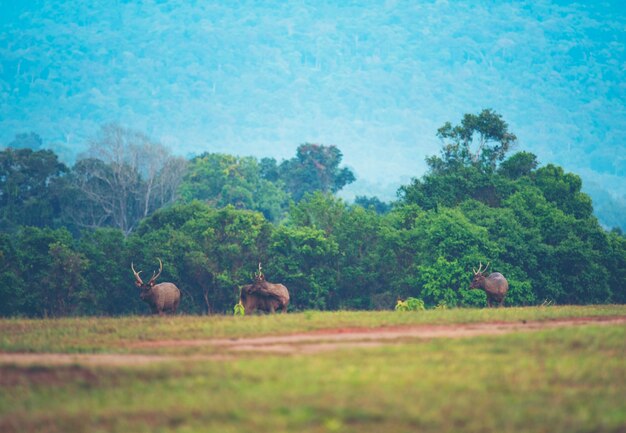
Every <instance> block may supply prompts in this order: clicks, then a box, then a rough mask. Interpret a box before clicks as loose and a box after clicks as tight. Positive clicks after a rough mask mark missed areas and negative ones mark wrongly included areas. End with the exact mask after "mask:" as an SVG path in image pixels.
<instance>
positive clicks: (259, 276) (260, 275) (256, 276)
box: [254, 263, 265, 283]
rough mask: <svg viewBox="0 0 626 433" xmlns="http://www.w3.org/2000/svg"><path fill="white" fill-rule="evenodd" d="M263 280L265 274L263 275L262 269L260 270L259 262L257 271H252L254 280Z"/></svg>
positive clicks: (259, 281) (256, 281) (260, 281)
mask: <svg viewBox="0 0 626 433" xmlns="http://www.w3.org/2000/svg"><path fill="white" fill-rule="evenodd" d="M263 281H265V275H263V271H262V270H261V263H259V272H255V273H254V282H255V283H262V282H263Z"/></svg>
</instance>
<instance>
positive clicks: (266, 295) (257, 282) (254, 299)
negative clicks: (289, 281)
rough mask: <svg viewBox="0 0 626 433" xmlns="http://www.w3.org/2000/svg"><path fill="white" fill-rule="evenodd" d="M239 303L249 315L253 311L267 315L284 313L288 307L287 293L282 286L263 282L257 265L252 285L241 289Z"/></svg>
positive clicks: (262, 276)
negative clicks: (278, 312)
mask: <svg viewBox="0 0 626 433" xmlns="http://www.w3.org/2000/svg"><path fill="white" fill-rule="evenodd" d="M239 301H240V302H241V303H242V305H243V306H244V311H245V312H246V314H251V313H253V312H254V311H255V310H258V311H265V312H267V313H274V312H276V311H278V310H281V311H282V312H283V313H286V312H287V306H288V305H289V291H288V290H287V287H285V286H283V285H282V284H274V283H268V282H267V281H265V275H263V272H262V271H261V264H260V263H259V272H258V273H256V272H255V274H254V283H253V284H247V285H245V286H243V287H242V288H241V295H240V299H239Z"/></svg>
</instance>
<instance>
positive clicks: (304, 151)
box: [266, 143, 356, 201]
mask: <svg viewBox="0 0 626 433" xmlns="http://www.w3.org/2000/svg"><path fill="white" fill-rule="evenodd" d="M342 157H343V155H342V154H341V151H340V150H339V149H338V148H337V147H336V146H324V145H321V144H311V143H305V144H302V145H300V146H299V147H298V150H297V153H296V156H295V158H292V159H288V160H285V161H283V162H282V163H281V164H280V165H279V166H278V173H279V176H280V179H282V180H283V182H285V185H286V186H287V191H289V193H290V194H291V196H292V197H293V198H294V200H295V201H300V199H301V198H302V197H303V196H304V194H305V193H307V192H313V191H322V192H330V193H335V192H337V191H339V190H341V189H342V188H343V187H344V186H346V185H348V184H350V183H352V182H354V181H355V180H356V178H355V176H354V173H353V172H352V171H351V170H350V169H349V168H347V167H343V168H340V167H339V165H340V164H341V159H342ZM266 168H269V165H266ZM269 172H271V171H269Z"/></svg>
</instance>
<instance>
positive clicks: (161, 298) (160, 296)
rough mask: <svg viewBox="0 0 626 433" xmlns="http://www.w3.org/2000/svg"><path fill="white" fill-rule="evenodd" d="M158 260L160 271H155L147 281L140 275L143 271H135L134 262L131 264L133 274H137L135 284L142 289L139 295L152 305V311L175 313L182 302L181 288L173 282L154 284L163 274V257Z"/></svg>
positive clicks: (159, 313)
mask: <svg viewBox="0 0 626 433" xmlns="http://www.w3.org/2000/svg"><path fill="white" fill-rule="evenodd" d="M158 260H159V272H158V273H157V272H153V273H152V278H150V281H148V282H147V283H144V282H143V281H142V280H141V277H140V276H139V274H140V273H141V272H142V271H139V272H137V271H135V267H134V266H133V264H132V263H131V264H130V268H131V269H132V270H133V274H135V285H136V286H137V287H139V289H140V290H141V291H140V292H139V297H140V298H141V300H142V301H144V302H146V303H147V304H148V305H150V308H151V309H152V313H154V314H158V315H160V316H162V315H163V314H165V313H172V314H174V313H176V309H177V308H178V304H179V303H180V290H179V289H178V287H176V286H175V285H174V284H172V283H159V284H154V283H155V282H156V279H157V278H159V275H161V271H163V262H161V259H158Z"/></svg>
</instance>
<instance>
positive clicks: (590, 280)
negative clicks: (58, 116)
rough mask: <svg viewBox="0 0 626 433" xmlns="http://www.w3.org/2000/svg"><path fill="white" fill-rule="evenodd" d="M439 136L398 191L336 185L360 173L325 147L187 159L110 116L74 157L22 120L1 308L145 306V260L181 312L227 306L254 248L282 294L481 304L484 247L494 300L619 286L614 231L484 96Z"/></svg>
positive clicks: (364, 302)
mask: <svg viewBox="0 0 626 433" xmlns="http://www.w3.org/2000/svg"><path fill="white" fill-rule="evenodd" d="M437 135H438V136H439V137H440V138H441V140H442V148H441V152H440V154H439V155H434V156H430V157H428V158H427V163H428V167H429V169H428V172H427V173H426V174H425V175H424V176H422V177H421V178H415V179H413V180H412V181H411V183H410V184H408V185H404V186H402V187H401V188H400V190H399V192H398V199H397V200H396V201H395V202H393V203H383V202H381V201H380V200H378V199H377V198H375V197H359V198H358V199H357V200H355V202H354V203H347V202H346V201H344V200H342V199H340V198H338V197H336V196H335V193H336V192H337V191H339V190H341V188H343V187H344V186H345V185H347V184H349V183H350V182H352V181H353V180H354V179H355V177H354V174H353V173H352V172H351V171H350V170H349V169H347V168H342V167H341V166H340V165H341V159H342V155H341V152H340V151H339V149H337V148H336V147H335V146H323V145H316V144H303V145H301V146H300V147H298V149H297V153H296V155H295V156H294V157H293V158H291V159H288V160H283V161H281V162H278V161H276V160H274V159H272V158H262V159H260V160H258V159H256V158H252V157H237V156H232V155H224V154H212V153H204V154H201V155H198V156H195V157H193V158H190V159H188V160H186V159H183V158H179V157H174V156H172V155H171V154H170V153H169V152H168V151H167V149H165V148H163V147H161V146H159V145H158V144H155V143H152V142H151V141H150V140H149V139H148V138H147V137H145V136H144V135H143V134H140V133H137V132H135V131H131V130H128V129H125V128H122V127H120V126H118V125H107V126H105V127H103V129H102V131H101V134H100V135H99V136H98V137H96V138H95V139H94V140H93V142H92V143H91V144H90V147H89V150H88V151H87V152H86V153H85V154H84V155H82V156H81V158H79V160H78V161H77V162H76V163H75V164H74V166H73V167H71V168H69V167H67V166H65V165H64V164H62V163H61V162H59V161H58V158H57V157H56V155H55V154H54V153H53V152H52V151H50V150H33V149H32V148H31V147H32V143H33V137H32V136H26V135H25V136H23V137H22V138H28V139H29V142H30V143H31V146H29V147H28V148H26V147H20V146H19V145H17V144H15V145H14V146H10V147H8V148H7V149H5V150H3V151H2V152H0V203H1V206H0V209H1V210H0V225H1V228H2V232H1V233H0V263H1V267H0V273H1V274H0V281H1V282H2V284H1V285H0V315H3V316H12V315H23V316H46V315H48V316H62V315H78V314H80V315H122V314H138V313H142V312H146V306H145V304H143V303H142V302H141V301H140V300H139V298H138V293H137V292H136V290H134V285H133V276H132V272H131V269H130V263H131V262H134V264H135V267H136V268H137V269H143V270H145V272H148V273H149V272H150V271H151V270H153V269H156V268H157V267H158V259H161V260H162V261H163V264H164V269H163V273H162V276H161V280H162V281H172V282H175V283H176V285H177V286H178V287H179V288H180V289H181V291H182V293H183V297H182V302H181V307H180V309H181V310H182V311H184V312H186V313H194V314H199V313H211V314H213V313H228V312H231V313H232V308H233V305H234V304H235V303H236V302H237V300H238V297H239V287H240V286H241V285H243V284H247V283H249V282H250V280H251V278H252V274H253V272H254V271H255V270H256V269H257V266H258V263H259V262H261V263H263V269H264V270H265V273H266V275H267V278H268V279H270V280H272V281H276V282H281V283H283V284H285V285H286V286H287V287H288V288H289V290H290V293H291V298H292V300H291V307H290V308H293V309H294V310H305V309H330V310H334V309H389V308H392V307H393V306H394V305H395V304H396V301H397V300H398V299H399V298H400V299H406V298H408V297H413V298H418V299H420V300H422V301H423V302H424V304H425V306H426V307H436V306H440V307H441V306H448V307H454V306H482V305H485V302H486V300H485V295H484V293H483V292H481V291H470V290H469V283H470V280H471V277H472V272H471V269H472V268H473V267H477V265H478V263H479V262H482V263H487V262H491V268H492V269H493V270H497V271H499V272H501V273H503V274H504V275H505V276H506V277H507V279H508V280H509V283H510V290H509V294H508V296H507V300H506V303H507V305H535V304H541V303H544V302H550V303H558V304H586V303H608V302H616V303H623V302H626V289H625V288H624V281H626V238H624V236H623V234H622V233H621V232H620V231H619V230H612V231H610V232H609V231H606V230H604V229H603V228H602V227H601V226H600V225H599V223H598V221H597V219H596V218H595V216H594V215H593V207H592V203H591V199H590V198H589V197H588V196H587V195H586V194H584V193H582V191H581V187H582V182H581V180H580V177H578V176H577V175H575V174H572V173H566V172H565V171H564V170H563V169H562V168H561V167H558V166H555V165H552V164H547V165H545V166H540V164H539V162H538V161H537V158H536V156H535V155H533V154H531V153H528V152H523V151H522V152H517V153H514V154H512V155H511V156H509V153H510V150H511V147H512V146H513V145H514V144H515V141H516V137H515V135H514V134H512V133H510V132H509V131H508V125H507V124H506V122H504V120H503V119H502V118H501V116H500V115H498V114H497V113H495V112H493V111H492V110H483V111H482V112H480V113H478V114H467V115H465V116H464V118H463V119H462V121H461V123H460V124H458V125H455V126H453V125H451V124H450V123H446V124H445V125H444V126H442V128H440V129H439V130H438V132H437ZM17 138H18V137H16V141H17ZM34 141H35V142H36V140H34Z"/></svg>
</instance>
